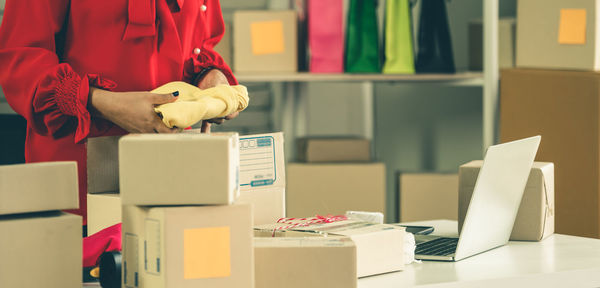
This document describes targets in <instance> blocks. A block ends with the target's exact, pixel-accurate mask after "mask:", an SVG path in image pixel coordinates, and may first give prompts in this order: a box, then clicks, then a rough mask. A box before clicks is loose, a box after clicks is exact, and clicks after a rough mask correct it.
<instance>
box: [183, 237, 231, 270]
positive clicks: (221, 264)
mask: <svg viewBox="0 0 600 288" xmlns="http://www.w3.org/2000/svg"><path fill="white" fill-rule="evenodd" d="M229 230H230V229H229V227H211V228H197V229H185V230H184V231H183V278H184V279H202V278H222V277H228V276H230V275H231V249H230V244H231V243H230V234H231V233H230V231H229Z"/></svg>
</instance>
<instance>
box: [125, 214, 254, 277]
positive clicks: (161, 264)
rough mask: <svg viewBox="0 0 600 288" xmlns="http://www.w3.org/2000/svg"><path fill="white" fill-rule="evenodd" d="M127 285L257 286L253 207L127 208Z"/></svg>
mask: <svg viewBox="0 0 600 288" xmlns="http://www.w3.org/2000/svg"><path fill="white" fill-rule="evenodd" d="M122 229H123V232H122V233H123V258H124V260H123V277H122V279H123V280H122V281H123V287H163V288H166V287H179V288H187V287H250V288H252V287H254V250H253V247H252V235H253V232H252V207H250V206H249V205H238V204H236V205H229V206H195V207H192V206H188V207H185V206H181V207H140V206H123V226H122Z"/></svg>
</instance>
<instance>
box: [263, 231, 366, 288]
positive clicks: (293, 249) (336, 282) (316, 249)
mask: <svg viewBox="0 0 600 288" xmlns="http://www.w3.org/2000/svg"><path fill="white" fill-rule="evenodd" d="M254 263H255V265H254V267H255V268H254V269H255V273H256V288H279V287H286V288H304V287H311V288H353V287H356V283H357V279H356V278H357V277H356V246H355V245H354V243H353V242H352V240H350V238H346V237H255V238H254Z"/></svg>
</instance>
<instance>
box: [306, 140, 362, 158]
mask: <svg viewBox="0 0 600 288" xmlns="http://www.w3.org/2000/svg"><path fill="white" fill-rule="evenodd" d="M297 148H298V153H297V155H298V161H300V162H309V163H318V162H368V161H371V141H369V140H368V139H360V138H301V139H298V145H297Z"/></svg>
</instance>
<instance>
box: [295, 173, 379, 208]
mask: <svg viewBox="0 0 600 288" xmlns="http://www.w3.org/2000/svg"><path fill="white" fill-rule="evenodd" d="M286 198H287V199H286V208H287V210H286V213H287V216H288V217H304V216H306V215H312V216H314V215H328V214H332V215H344V214H345V213H346V211H370V212H381V213H384V215H385V199H386V190H385V165H384V164H383V163H364V164H300V163H292V164H288V166H287V191H286Z"/></svg>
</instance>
